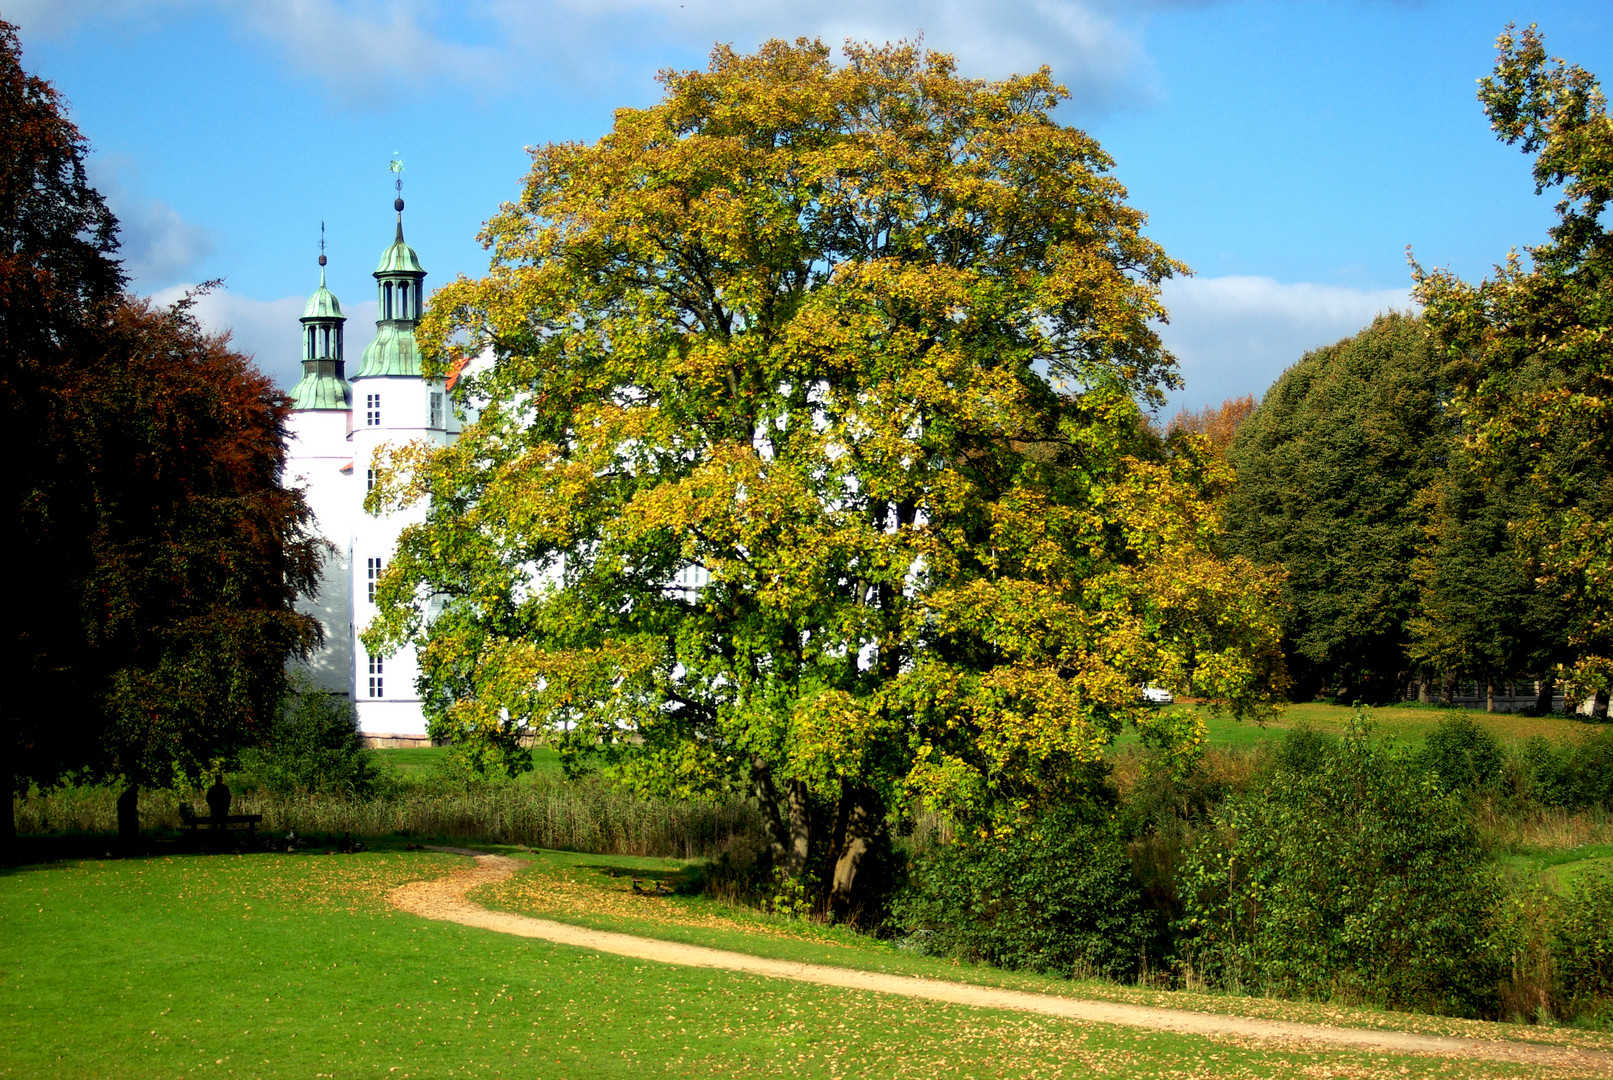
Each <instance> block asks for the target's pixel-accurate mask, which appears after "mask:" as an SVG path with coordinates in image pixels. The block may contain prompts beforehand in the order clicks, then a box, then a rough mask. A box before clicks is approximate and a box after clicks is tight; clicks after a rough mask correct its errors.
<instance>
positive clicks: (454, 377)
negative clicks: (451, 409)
mask: <svg viewBox="0 0 1613 1080" xmlns="http://www.w3.org/2000/svg"><path fill="white" fill-rule="evenodd" d="M469 363H470V357H468V356H461V357H460V358H459V359H458V360H455V361H454V363H453V366H452V367H450V368H449V369H448V389H450V390H452V389H453V388H454V384H455V383H456V382H458V381H459V373H460V372H462V371H464V370H465V367H466V365H468V364H469Z"/></svg>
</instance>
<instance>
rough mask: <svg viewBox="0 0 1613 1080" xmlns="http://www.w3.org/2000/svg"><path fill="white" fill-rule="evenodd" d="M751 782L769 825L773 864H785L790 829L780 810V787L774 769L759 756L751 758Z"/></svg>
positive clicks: (769, 842)
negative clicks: (775, 778) (774, 780)
mask: <svg viewBox="0 0 1613 1080" xmlns="http://www.w3.org/2000/svg"><path fill="white" fill-rule="evenodd" d="M751 784H752V785H753V786H754V787H755V789H756V802H757V803H758V804H759V805H760V806H761V809H762V822H763V824H765V825H766V826H767V840H768V846H769V847H770V848H771V849H772V853H773V865H774V866H784V865H786V863H787V861H788V859H787V857H788V851H789V839H790V836H789V829H788V828H786V826H785V824H784V818H783V816H782V814H780V812H779V810H780V807H779V797H778V789H777V788H776V787H774V786H773V770H772V769H770V768H769V767H768V766H767V764H766V763H765V762H763V761H761V760H760V759H758V758H752V759H751Z"/></svg>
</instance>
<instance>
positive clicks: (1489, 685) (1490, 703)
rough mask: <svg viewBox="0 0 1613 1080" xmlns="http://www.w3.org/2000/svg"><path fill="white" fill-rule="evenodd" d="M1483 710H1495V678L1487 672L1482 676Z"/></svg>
mask: <svg viewBox="0 0 1613 1080" xmlns="http://www.w3.org/2000/svg"><path fill="white" fill-rule="evenodd" d="M1484 711H1485V712H1495V679H1494V678H1492V677H1491V676H1490V675H1489V673H1488V672H1486V673H1485V676H1484Z"/></svg>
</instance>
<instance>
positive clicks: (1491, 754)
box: [1416, 716, 1506, 791]
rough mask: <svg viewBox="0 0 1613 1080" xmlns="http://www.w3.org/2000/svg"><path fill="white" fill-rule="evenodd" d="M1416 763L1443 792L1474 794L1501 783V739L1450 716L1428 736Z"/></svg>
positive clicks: (1503, 758)
mask: <svg viewBox="0 0 1613 1080" xmlns="http://www.w3.org/2000/svg"><path fill="white" fill-rule="evenodd" d="M1416 763H1417V764H1418V765H1420V766H1422V767H1423V768H1425V769H1427V770H1428V771H1430V772H1432V773H1433V774H1434V776H1435V777H1436V778H1437V779H1438V781H1439V786H1440V787H1441V788H1442V789H1443V790H1445V791H1477V790H1480V789H1482V788H1488V787H1491V786H1493V785H1494V784H1495V783H1496V782H1497V781H1499V780H1500V778H1501V774H1502V770H1503V767H1504V766H1505V765H1506V751H1505V750H1503V749H1502V747H1501V740H1499V739H1497V738H1496V737H1495V736H1494V735H1492V734H1491V733H1490V732H1488V731H1486V730H1485V729H1484V728H1481V727H1479V725H1477V724H1475V723H1474V722H1473V720H1472V719H1471V718H1470V717H1467V716H1453V717H1450V718H1447V719H1445V720H1441V721H1440V722H1439V725H1438V726H1437V727H1435V728H1434V730H1433V731H1431V732H1429V733H1428V738H1427V739H1426V740H1425V741H1424V742H1423V745H1422V749H1420V750H1419V751H1418V752H1417V755H1416Z"/></svg>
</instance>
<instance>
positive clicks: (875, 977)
mask: <svg viewBox="0 0 1613 1080" xmlns="http://www.w3.org/2000/svg"><path fill="white" fill-rule="evenodd" d="M432 850H435V851H445V852H450V853H452V854H456V855H469V856H471V857H472V858H473V859H474V860H475V863H474V864H473V865H472V866H469V867H467V868H465V869H463V870H459V871H456V872H454V873H452V874H449V875H448V876H447V877H442V878H437V879H435V880H432V881H416V882H413V883H411V884H409V885H404V886H402V887H401V888H399V889H396V890H394V891H393V893H392V895H391V897H390V899H391V901H392V903H393V904H394V905H395V906H397V907H399V908H401V909H402V910H404V911H407V912H411V913H413V914H415V915H421V916H424V917H425V918H428V919H441V920H445V921H447V922H455V923H460V924H462V925H464V926H475V927H480V928H481V929H484V930H494V931H497V932H498V933H501V934H514V935H516V936H518V937H529V938H541V939H542V940H544V941H552V942H555V943H556V944H560V945H575V946H577V947H579V948H584V949H594V950H596V951H598V952H605V953H612V954H614V955H617V956H629V957H632V958H634V959H636V960H653V961H655V962H657V963H662V964H682V965H686V966H691V967H709V968H722V969H724V970H727V971H743V972H747V973H749V974H753V975H766V976H769V977H771V978H775V979H792V980H794V981H796V982H805V983H815V984H817V985H819V986H839V987H844V988H845V989H848V990H868V991H873V992H875V993H880V994H900V995H902V996H905V997H912V998H923V999H926V1000H928V1001H944V1002H949V1003H952V1004H956V1005H972V1006H977V1007H980V1008H986V1009H1016V1010H1019V1011H1022V1012H1033V1013H1041V1014H1044V1015H1046V1016H1062V1017H1066V1018H1068V1019H1071V1020H1081V1021H1089V1022H1093V1023H1100V1024H1121V1025H1124V1026H1126V1027H1140V1028H1152V1029H1155V1030H1163V1031H1180V1032H1184V1033H1187V1034H1190V1035H1207V1036H1212V1037H1213V1036H1229V1037H1235V1038H1254V1039H1271V1040H1277V1041H1281V1042H1288V1043H1295V1042H1298V1043H1309V1044H1313V1045H1315V1044H1321V1045H1323V1046H1336V1047H1339V1048H1341V1049H1352V1050H1369V1051H1380V1052H1384V1051H1387V1052H1391V1053H1399V1054H1435V1055H1439V1056H1441V1057H1457V1058H1483V1059H1487V1060H1491V1061H1510V1062H1517V1063H1520V1064H1525V1065H1537V1066H1555V1067H1558V1068H1566V1069H1572V1070H1574V1071H1576V1072H1589V1073H1590V1074H1592V1075H1603V1076H1613V1054H1610V1053H1607V1052H1604V1051H1597V1050H1583V1049H1578V1048H1574V1047H1566V1046H1550V1045H1546V1044H1542V1043H1522V1042H1506V1041H1501V1040H1496V1041H1489V1040H1485V1039H1463V1038H1453V1037H1447V1036H1440V1035H1418V1034H1413V1033H1411V1032H1405V1031H1378V1030H1374V1029H1370V1028H1340V1027H1329V1026H1326V1025H1322V1024H1300V1023H1292V1022H1288V1021H1282V1020H1261V1019H1257V1018H1253V1017H1244V1016H1223V1015H1220V1014H1216V1013H1199V1012H1187V1011H1185V1010H1182V1009H1160V1008H1154V1007H1151V1006H1146V1005H1126V1004H1120V1003H1116V1002H1107V1001H1082V1000H1078V999H1075V998H1064V997H1055V996H1052V995H1048V994H1032V993H1025V992H1023V991H1018V990H1002V989H998V988H996V987H990V986H971V985H968V984H965V983H954V982H943V981H941V980H938V979H924V978H918V977H916V976H909V975H884V974H880V973H878V972H872V971H855V970H852V969H850V968H838V967H829V966H826V965H822V964H806V963H799V962H796V961H793V960H769V959H766V958H764V957H760V956H748V955H746V954H744V953H736V952H728V951H725V950H722V949H708V948H705V947H704V946H700V945H683V944H679V943H677V942H672V941H657V940H655V939H653V938H642V937H635V936H633V935H631V934H617V933H612V932H610V931H607V930H589V929H586V928H584V927H580V926H570V925H568V924H566V923H559V922H552V921H550V920H548V919H536V918H532V917H531V916H527V915H515V914H511V913H509V912H503V911H490V910H488V909H487V908H484V907H482V906H481V905H480V904H476V903H472V902H471V901H469V900H467V899H466V898H465V894H466V893H467V892H469V891H470V890H471V889H474V888H476V887H478V886H480V885H490V884H493V883H494V882H498V881H502V880H504V879H505V878H507V877H509V876H510V875H511V874H512V873H514V872H515V871H516V870H517V869H519V868H520V867H521V866H522V865H523V864H522V863H521V862H520V861H519V860H517V859H511V858H507V857H505V856H503V855H484V854H482V853H481V852H477V851H469V850H467V849H464V848H433V849H432Z"/></svg>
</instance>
